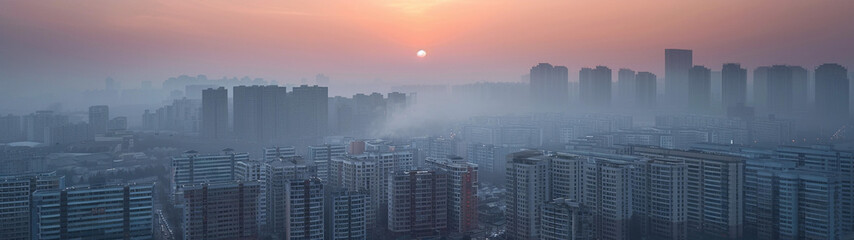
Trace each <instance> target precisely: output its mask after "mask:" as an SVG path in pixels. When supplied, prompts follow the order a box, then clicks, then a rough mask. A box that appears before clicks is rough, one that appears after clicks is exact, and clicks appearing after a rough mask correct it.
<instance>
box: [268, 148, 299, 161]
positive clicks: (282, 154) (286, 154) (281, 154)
mask: <svg viewBox="0 0 854 240" xmlns="http://www.w3.org/2000/svg"><path fill="white" fill-rule="evenodd" d="M296 155H297V149H296V148H295V147H294V146H284V147H267V148H264V149H263V155H262V156H264V158H263V160H264V161H273V160H279V159H281V158H291V157H294V156H296Z"/></svg>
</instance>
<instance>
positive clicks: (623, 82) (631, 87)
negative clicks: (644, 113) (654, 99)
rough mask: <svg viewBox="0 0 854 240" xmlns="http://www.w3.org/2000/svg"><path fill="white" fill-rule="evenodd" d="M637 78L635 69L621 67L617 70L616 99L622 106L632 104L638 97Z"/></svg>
mask: <svg viewBox="0 0 854 240" xmlns="http://www.w3.org/2000/svg"><path fill="white" fill-rule="evenodd" d="M636 90H637V79H636V75H635V71H632V70H631V69H627V68H620V70H619V71H617V94H616V96H615V97H614V100H616V101H619V103H620V105H621V107H624V106H629V107H631V106H632V104H631V103H632V102H633V101H634V100H635V99H636V97H635V96H636V93H637V91H636Z"/></svg>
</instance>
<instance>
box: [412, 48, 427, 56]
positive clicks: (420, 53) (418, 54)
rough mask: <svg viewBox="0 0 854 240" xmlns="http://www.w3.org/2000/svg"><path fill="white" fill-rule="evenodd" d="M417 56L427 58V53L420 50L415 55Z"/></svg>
mask: <svg viewBox="0 0 854 240" xmlns="http://www.w3.org/2000/svg"><path fill="white" fill-rule="evenodd" d="M415 55H416V56H418V57H425V56H427V51H424V49H421V50H418V52H417V53H415Z"/></svg>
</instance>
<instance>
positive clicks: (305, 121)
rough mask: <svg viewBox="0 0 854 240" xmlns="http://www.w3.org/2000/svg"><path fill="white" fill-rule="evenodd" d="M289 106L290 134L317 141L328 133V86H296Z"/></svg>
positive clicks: (290, 97) (289, 99) (291, 94)
mask: <svg viewBox="0 0 854 240" xmlns="http://www.w3.org/2000/svg"><path fill="white" fill-rule="evenodd" d="M288 106H289V111H288V116H287V118H288V119H289V120H288V121H289V123H290V128H289V132H288V134H289V135H291V136H295V137H297V138H298V139H308V140H312V139H314V140H315V141H318V140H319V139H320V138H322V137H324V136H326V135H327V133H328V132H329V131H328V129H329V123H328V121H329V119H328V116H329V90H328V89H327V88H326V87H319V86H317V85H314V86H308V85H302V86H299V87H294V88H293V90H292V91H291V93H290V96H289V98H288Z"/></svg>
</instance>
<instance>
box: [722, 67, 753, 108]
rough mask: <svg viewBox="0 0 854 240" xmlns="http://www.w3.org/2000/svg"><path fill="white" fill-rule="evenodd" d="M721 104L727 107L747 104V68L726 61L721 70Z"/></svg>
mask: <svg viewBox="0 0 854 240" xmlns="http://www.w3.org/2000/svg"><path fill="white" fill-rule="evenodd" d="M721 104H722V105H721V106H722V107H723V109H728V108H730V107H734V106H745V105H746V104H747V69H744V68H742V67H741V65H740V64H738V63H726V64H724V65H723V68H722V70H721Z"/></svg>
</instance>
